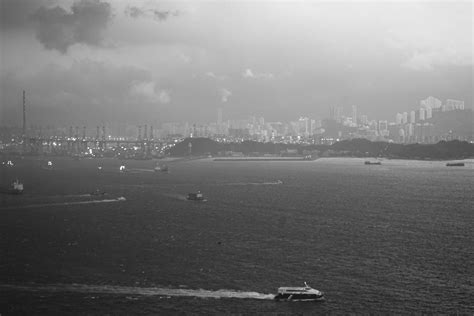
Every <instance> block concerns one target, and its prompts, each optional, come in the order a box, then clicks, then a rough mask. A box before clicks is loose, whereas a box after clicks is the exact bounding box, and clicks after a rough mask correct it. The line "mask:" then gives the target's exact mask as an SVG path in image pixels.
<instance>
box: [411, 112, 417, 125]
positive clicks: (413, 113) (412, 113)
mask: <svg viewBox="0 0 474 316" xmlns="http://www.w3.org/2000/svg"><path fill="white" fill-rule="evenodd" d="M415 122H416V113H415V111H411V112H410V123H412V124H413V123H415Z"/></svg>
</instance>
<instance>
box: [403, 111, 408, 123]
mask: <svg viewBox="0 0 474 316" xmlns="http://www.w3.org/2000/svg"><path fill="white" fill-rule="evenodd" d="M406 123H408V113H407V112H403V113H402V124H406Z"/></svg>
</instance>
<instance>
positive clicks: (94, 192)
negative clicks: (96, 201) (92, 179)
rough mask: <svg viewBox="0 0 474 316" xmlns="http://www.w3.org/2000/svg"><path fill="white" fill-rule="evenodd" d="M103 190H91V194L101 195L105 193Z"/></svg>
mask: <svg viewBox="0 0 474 316" xmlns="http://www.w3.org/2000/svg"><path fill="white" fill-rule="evenodd" d="M106 194H107V193H105V191H102V190H100V189H95V190H94V191H92V192H91V196H102V195H106Z"/></svg>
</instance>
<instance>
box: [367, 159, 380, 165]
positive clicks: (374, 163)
mask: <svg viewBox="0 0 474 316" xmlns="http://www.w3.org/2000/svg"><path fill="white" fill-rule="evenodd" d="M364 164H365V165H381V164H382V162H381V161H369V160H366V161H365V162H364Z"/></svg>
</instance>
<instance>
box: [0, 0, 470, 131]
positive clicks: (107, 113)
mask: <svg viewBox="0 0 474 316" xmlns="http://www.w3.org/2000/svg"><path fill="white" fill-rule="evenodd" d="M1 9H2V10H1V12H2V25H1V30H0V32H1V38H2V57H1V58H2V59H1V60H2V61H1V63H0V66H1V70H2V71H1V75H0V76H1V92H2V97H1V100H0V124H2V125H11V124H14V122H18V124H21V93H22V91H23V90H26V91H27V106H28V113H29V119H30V120H29V121H30V122H32V124H33V122H35V124H37V125H48V124H53V123H56V122H58V121H60V122H63V124H64V125H69V124H80V125H83V124H86V122H88V125H92V126H94V125H96V124H101V122H130V123H132V124H141V123H148V124H150V123H153V120H155V121H157V122H158V121H159V122H173V121H196V122H206V121H209V118H210V117H215V111H216V109H217V108H222V110H223V112H224V113H226V116H227V117H232V118H234V117H235V118H244V117H247V116H249V115H256V116H265V117H267V118H268V119H269V120H271V121H278V120H283V119H285V118H292V117H295V116H308V117H325V116H327V113H328V108H329V107H330V106H342V107H343V108H344V109H345V111H346V112H351V107H352V105H357V109H358V112H359V113H365V114H368V115H369V116H372V117H374V118H377V119H388V120H389V119H391V118H392V117H393V115H395V114H396V113H397V112H402V113H403V112H405V111H407V112H408V111H411V109H413V108H417V107H418V105H419V101H420V100H422V99H424V98H426V97H427V96H429V95H434V96H435V97H437V98H438V99H440V100H443V102H444V100H447V99H456V100H463V101H464V102H465V107H466V108H472V69H473V68H472V66H473V65H472V46H471V44H472V30H471V26H472V14H471V12H472V4H471V3H470V2H441V3H436V4H432V3H427V2H403V3H399V4H394V3H388V2H382V3H375V2H359V1H355V2H348V3H337V4H331V3H328V2H324V1H323V2H322V1H316V2H309V3H307V2H298V3H289V2H277V3H275V2H268V1H240V2H224V3H221V2H219V3H218V2H207V1H206V2H203V1H197V2H184V1H178V2H167V1H165V2H159V3H158V2H153V1H134V2H126V1H123V2H122V1H121V2H111V1H99V0H97V1H95V0H81V1H60V2H59V1H54V0H44V1H26V0H24V1H11V0H2V1H1ZM451 21H456V23H451ZM216 25H218V26H219V27H217V28H216V27H215V26H216ZM150 118H152V119H150Z"/></svg>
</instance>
